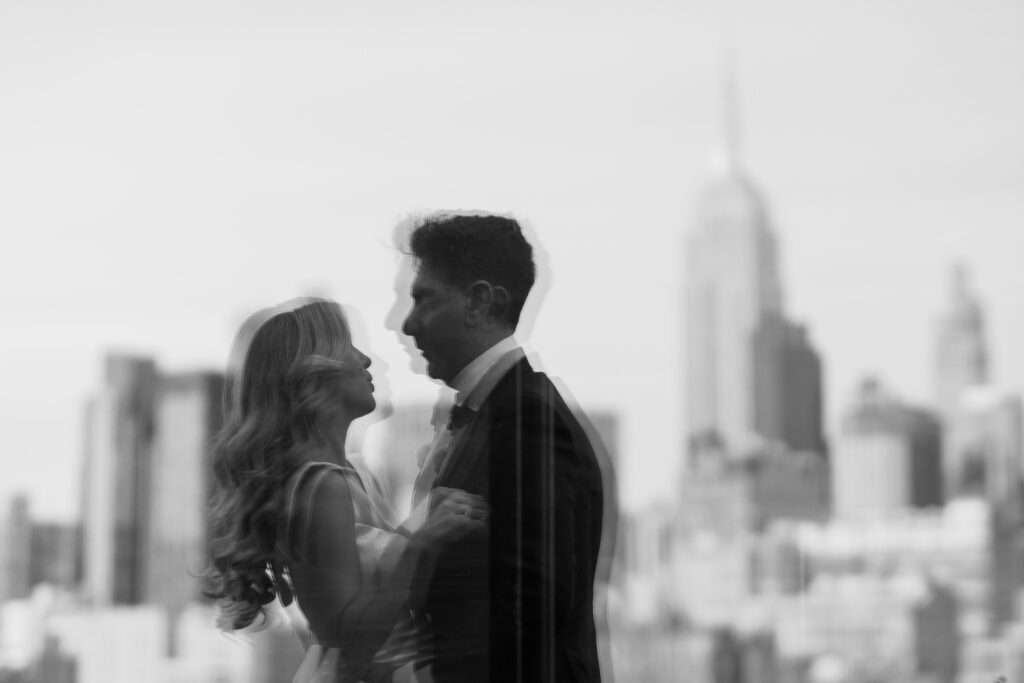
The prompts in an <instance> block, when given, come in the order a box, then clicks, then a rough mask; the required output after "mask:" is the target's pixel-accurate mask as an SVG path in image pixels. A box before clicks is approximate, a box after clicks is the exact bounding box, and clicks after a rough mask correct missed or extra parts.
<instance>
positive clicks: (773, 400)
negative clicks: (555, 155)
mask: <svg viewBox="0 0 1024 683" xmlns="http://www.w3.org/2000/svg"><path fill="white" fill-rule="evenodd" d="M724 95H725V96H724V107H723V110H724V116H723V123H724V125H723V133H722V135H721V140H720V143H719V149H717V150H716V154H715V156H714V157H713V160H712V168H711V177H710V179H709V182H708V183H707V185H706V186H705V188H704V189H703V191H702V193H701V194H700V195H699V198H698V203H697V207H696V216H695V223H696V224H695V226H694V229H693V230H692V232H691V233H690V235H689V240H688V250H687V311H688V317H687V330H688V334H687V342H688V343H687V355H688V358H687V370H688V376H687V405H688V412H689V420H688V425H689V434H690V444H691V454H693V453H694V452H696V451H699V450H702V449H703V448H711V449H713V450H716V451H721V450H723V449H724V450H725V451H726V452H728V453H729V454H731V455H733V456H741V455H743V454H747V453H750V452H751V451H754V450H757V449H759V448H761V447H763V446H764V445H766V444H771V443H774V444H782V445H784V446H786V447H788V448H790V449H796V450H813V451H816V452H822V451H823V449H824V439H823V437H822V434H821V412H822V406H821V403H822V401H821V364H820V361H819V359H818V355H817V353H816V352H815V351H814V349H813V348H812V347H811V345H810V343H809V341H808V340H807V336H806V333H805V330H804V328H803V327H802V326H800V325H796V324H794V323H792V322H790V321H789V320H787V319H786V317H785V313H784V302H783V292H782V287H781V285H780V283H779V267H778V246H777V243H776V238H775V234H774V232H773V230H772V226H771V219H770V216H769V214H768V209H767V207H766V205H765V202H764V199H763V197H762V196H761V193H760V192H759V191H758V189H757V187H756V186H755V185H754V183H753V181H752V180H751V179H750V177H749V176H748V175H747V173H746V172H745V170H744V169H743V168H742V166H741V164H740V160H739V144H738V130H737V129H738V126H737V121H736V104H735V95H734V88H733V86H732V83H731V81H729V82H728V83H727V85H726V88H725V91H724Z"/></svg>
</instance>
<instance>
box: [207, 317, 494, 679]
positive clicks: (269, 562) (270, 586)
mask: <svg viewBox="0 0 1024 683" xmlns="http://www.w3.org/2000/svg"><path fill="white" fill-rule="evenodd" d="M369 366H370V359H369V358H368V357H367V356H366V355H364V354H363V353H361V352H360V351H359V350H358V349H356V348H355V347H354V346H353V345H352V341H351V336H350V333H349V329H348V325H347V324H346V322H345V318H344V316H343V314H342V311H341V307H340V306H338V304H336V303H333V302H329V301H324V300H320V299H303V300H297V301H293V302H289V303H287V304H283V305H281V306H278V307H275V308H272V309H267V310H265V311H261V312H259V313H257V314H256V315H254V316H253V317H251V318H250V319H249V320H247V321H246V323H245V324H243V326H242V329H241V330H240V331H239V334H238V336H237V338H236V340H235V344H234V348H233V352H232V361H231V364H230V367H229V368H228V378H227V384H226V387H225V406H224V407H225V423H224V427H223V429H222V430H221V432H220V433H219V435H218V437H217V440H216V442H215V444H214V449H213V473H214V482H215V492H214V501H213V507H212V510H211V515H210V528H211V540H212V542H211V555H212V560H213V564H212V570H211V575H212V579H213V589H212V590H211V591H210V592H209V594H210V595H211V596H213V597H217V598H220V606H221V611H222V621H223V622H224V623H225V624H226V625H228V626H229V627H230V628H231V629H236V630H237V629H242V628H245V627H247V626H248V625H250V624H252V623H253V622H254V621H256V620H257V619H258V618H259V619H261V620H265V619H266V616H267V607H268V605H269V604H270V603H271V602H273V601H274V600H275V598H278V599H280V601H281V602H282V603H283V604H288V603H290V602H291V599H292V593H293V592H294V596H295V597H296V598H297V602H298V605H299V607H300V608H301V609H302V612H303V613H304V614H305V617H306V619H307V620H308V624H309V630H310V631H311V632H312V634H313V636H314V638H315V640H316V641H317V643H316V644H317V645H318V646H319V647H311V648H309V651H308V654H307V660H306V661H305V662H304V663H303V667H302V670H303V671H307V674H309V673H310V671H309V670H316V671H317V672H318V673H317V674H316V675H317V676H321V677H322V678H318V679H317V680H331V681H345V682H348V681H363V680H365V681H391V680H392V675H393V673H394V672H395V671H396V670H399V669H401V670H402V671H409V670H410V669H411V668H412V665H413V664H415V665H416V667H420V666H422V660H423V659H424V658H425V657H427V651H426V648H425V646H424V645H423V640H422V636H423V634H421V633H417V632H416V631H415V630H414V629H413V628H412V627H411V625H410V624H409V622H408V619H407V618H406V617H407V615H408V600H409V595H410V586H411V584H412V581H413V578H414V576H416V577H421V576H422V575H423V571H424V567H425V566H428V565H429V549H430V548H431V547H436V546H437V544H440V543H446V542H449V541H451V540H454V539H456V538H460V537H461V536H463V535H465V534H468V533H482V532H484V531H485V519H486V505H485V504H484V503H483V501H482V499H480V498H479V497H477V496H471V495H469V494H467V493H465V492H462V491H453V490H443V491H439V492H438V493H437V495H435V496H434V498H435V500H433V501H432V502H431V503H430V510H429V514H427V515H426V517H425V521H424V522H423V523H422V524H421V525H420V526H419V527H418V528H416V529H411V528H407V527H405V526H403V527H399V528H398V529H392V528H391V526H390V525H389V524H388V523H387V521H386V517H385V515H384V514H383V511H382V496H381V495H380V491H379V489H378V488H377V487H376V485H375V484H374V482H373V481H372V478H370V477H368V476H366V474H365V473H363V474H361V473H360V472H359V471H357V469H356V468H355V467H354V466H353V465H352V463H351V462H350V461H349V460H348V459H347V458H346V457H345V450H344V445H345V437H346V434H347V432H348V429H349V426H350V425H351V423H352V421H353V420H355V419H356V418H359V417H362V416H364V415H367V414H369V413H370V412H372V411H373V409H374V408H375V405H376V403H375V400H374V397H373V388H374V387H373V382H372V377H371V376H370V373H369V371H368V368H369ZM421 560H426V561H422V562H421ZM417 567H419V569H417ZM322 653H326V654H322ZM311 660H312V661H311ZM326 669H329V670H330V671H329V672H327V673H326V675H325V670H326ZM307 674H302V676H305V675H307ZM302 676H297V680H298V678H300V677H302Z"/></svg>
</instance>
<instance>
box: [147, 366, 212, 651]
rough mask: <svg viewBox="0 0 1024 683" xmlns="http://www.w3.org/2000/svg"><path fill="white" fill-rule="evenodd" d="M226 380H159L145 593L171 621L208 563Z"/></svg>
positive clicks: (193, 594) (194, 593)
mask: <svg viewBox="0 0 1024 683" xmlns="http://www.w3.org/2000/svg"><path fill="white" fill-rule="evenodd" d="M223 384H224V382H223V377H222V376H221V375H219V374H215V373H203V372H193V373H183V374H173V375H165V376H162V377H161V378H160V380H159V384H158V390H157V396H156V427H155V430H154V431H155V434H154V447H153V466H152V475H153V485H152V488H151V491H152V495H151V497H150V499H149V501H148V504H149V521H150V527H149V530H148V533H147V534H146V535H147V539H148V545H147V552H146V563H145V574H144V576H145V581H144V586H145V590H144V598H145V600H146V602H150V603H156V604H158V605H161V606H163V607H164V608H165V609H167V611H168V614H169V616H170V618H171V619H172V620H174V619H176V617H177V615H178V614H180V612H181V611H182V609H184V607H185V605H186V604H187V603H189V602H190V601H193V600H197V599H198V598H199V597H200V580H199V578H198V576H199V575H200V574H201V573H202V572H203V571H204V570H205V569H206V565H207V563H208V554H207V550H206V544H207V534H206V516H205V512H206V509H207V504H208V502H209V494H210V487H211V483H212V482H211V481H210V476H209V473H210V465H209V449H210V444H211V441H212V438H213V435H214V434H215V432H216V431H217V430H218V429H219V428H220V424H221V393H222V391H223ZM172 650H173V647H172Z"/></svg>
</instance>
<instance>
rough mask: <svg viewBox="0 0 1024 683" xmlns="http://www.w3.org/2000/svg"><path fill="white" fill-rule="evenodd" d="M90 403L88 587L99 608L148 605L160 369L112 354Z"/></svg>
mask: <svg viewBox="0 0 1024 683" xmlns="http://www.w3.org/2000/svg"><path fill="white" fill-rule="evenodd" d="M104 369H105V377H104V386H103V388H102V389H101V390H100V391H99V392H98V393H97V394H96V395H95V396H94V397H93V398H92V399H91V400H90V401H89V403H88V406H87V416H86V453H85V477H84V481H83V485H84V491H83V496H82V500H83V514H82V520H83V548H82V549H83V583H84V588H85V594H86V597H87V599H88V600H89V601H91V602H92V603H93V604H95V605H109V604H135V603H138V602H139V601H140V600H141V599H142V584H143V573H142V572H143V554H144V552H145V549H146V548H147V545H148V543H147V541H148V539H147V537H146V531H147V528H148V506H147V505H146V503H147V502H148V500H149V497H150V495H151V490H150V481H151V476H150V474H151V473H150V467H151V461H152V442H153V402H154V391H155V387H156V367H155V365H154V364H153V361H152V360H150V359H146V358H136V357H131V356H125V355H119V354H111V355H108V356H107V358H106V359H105V368H104Z"/></svg>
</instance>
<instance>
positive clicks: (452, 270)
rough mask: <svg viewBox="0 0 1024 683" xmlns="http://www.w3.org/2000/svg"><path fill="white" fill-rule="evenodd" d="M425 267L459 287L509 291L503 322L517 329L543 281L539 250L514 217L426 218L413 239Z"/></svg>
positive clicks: (416, 254) (413, 248) (414, 251)
mask: <svg viewBox="0 0 1024 683" xmlns="http://www.w3.org/2000/svg"><path fill="white" fill-rule="evenodd" d="M409 249H410V251H411V252H412V255H413V256H414V257H415V258H416V259H417V260H419V262H420V263H422V264H424V265H426V266H427V267H428V268H431V269H433V270H436V271H437V272H438V274H439V275H440V276H442V277H443V278H444V279H445V280H447V281H448V282H449V283H450V284H452V285H454V286H456V287H468V286H469V285H471V284H472V283H474V282H476V281H477V280H486V281H487V282H489V283H491V284H492V285H494V286H497V287H504V288H505V289H506V290H508V293H509V299H510V301H509V306H508V309H507V311H506V312H505V313H504V315H503V319H505V320H506V321H507V322H509V323H511V324H512V327H513V328H514V327H516V326H517V325H518V324H519V316H520V315H521V314H522V312H523V304H525V303H526V296H527V295H528V294H529V293H530V288H531V287H533V283H534V281H535V280H536V278H537V267H536V266H535V265H534V263H533V247H531V246H530V243H529V242H527V241H526V238H525V237H524V236H523V230H522V228H520V227H519V223H518V222H516V220H515V219H514V218H507V217H505V216H488V215H483V216H475V215H460V214H455V215H451V214H443V215H439V216H432V217H429V218H427V219H425V220H424V221H423V222H422V223H420V224H419V225H418V226H417V227H416V228H414V229H413V231H412V233H411V234H410V236H409Z"/></svg>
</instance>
